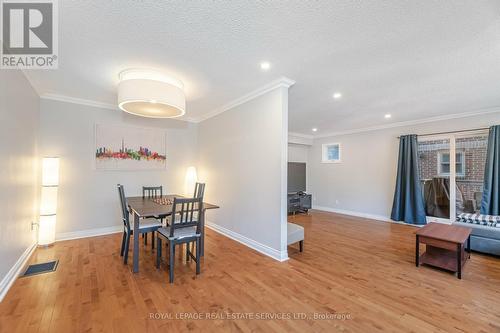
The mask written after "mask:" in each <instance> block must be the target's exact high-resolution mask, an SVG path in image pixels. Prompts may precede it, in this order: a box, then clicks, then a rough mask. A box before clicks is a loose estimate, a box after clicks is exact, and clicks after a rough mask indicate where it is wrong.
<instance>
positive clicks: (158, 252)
mask: <svg viewBox="0 0 500 333" xmlns="http://www.w3.org/2000/svg"><path fill="white" fill-rule="evenodd" d="M160 264H161V238H160V237H158V239H157V240H156V268H160Z"/></svg>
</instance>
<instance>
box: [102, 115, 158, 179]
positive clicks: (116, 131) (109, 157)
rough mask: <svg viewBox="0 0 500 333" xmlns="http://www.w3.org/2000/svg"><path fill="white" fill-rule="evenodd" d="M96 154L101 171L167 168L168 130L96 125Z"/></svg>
mask: <svg viewBox="0 0 500 333" xmlns="http://www.w3.org/2000/svg"><path fill="white" fill-rule="evenodd" d="M94 154H95V167H96V169H99V170H157V169H165V168H166V140H165V131H163V130H159V129H154V128H140V127H129V126H117V125H100V124H96V126H95V150H94Z"/></svg>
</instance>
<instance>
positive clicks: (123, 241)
mask: <svg viewBox="0 0 500 333" xmlns="http://www.w3.org/2000/svg"><path fill="white" fill-rule="evenodd" d="M125 235H126V233H125V232H123V237H122V247H121V249H120V256H121V257H123V253H124V251H125Z"/></svg>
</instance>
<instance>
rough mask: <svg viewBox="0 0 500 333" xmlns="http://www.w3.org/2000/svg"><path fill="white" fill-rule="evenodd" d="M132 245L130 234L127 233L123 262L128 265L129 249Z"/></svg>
mask: <svg viewBox="0 0 500 333" xmlns="http://www.w3.org/2000/svg"><path fill="white" fill-rule="evenodd" d="M129 246H130V235H129V234H127V237H126V238H125V253H124V254H123V263H124V264H125V265H126V264H127V261H128V249H129Z"/></svg>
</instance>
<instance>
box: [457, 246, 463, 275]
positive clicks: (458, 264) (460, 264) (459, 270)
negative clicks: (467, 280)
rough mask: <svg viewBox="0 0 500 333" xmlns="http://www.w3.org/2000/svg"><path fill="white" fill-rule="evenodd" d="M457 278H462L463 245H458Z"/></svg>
mask: <svg viewBox="0 0 500 333" xmlns="http://www.w3.org/2000/svg"><path fill="white" fill-rule="evenodd" d="M457 277H458V278H459V279H461V278H462V244H457Z"/></svg>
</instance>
